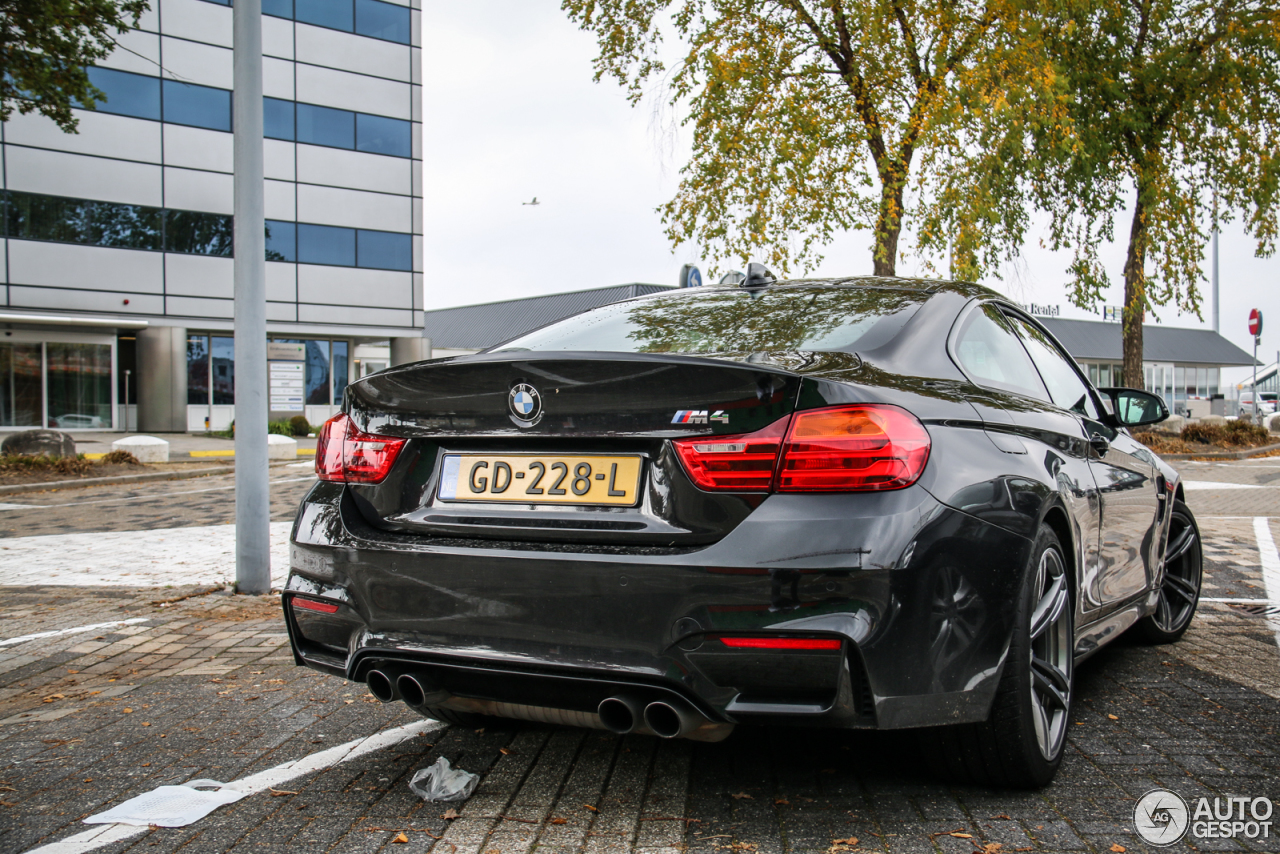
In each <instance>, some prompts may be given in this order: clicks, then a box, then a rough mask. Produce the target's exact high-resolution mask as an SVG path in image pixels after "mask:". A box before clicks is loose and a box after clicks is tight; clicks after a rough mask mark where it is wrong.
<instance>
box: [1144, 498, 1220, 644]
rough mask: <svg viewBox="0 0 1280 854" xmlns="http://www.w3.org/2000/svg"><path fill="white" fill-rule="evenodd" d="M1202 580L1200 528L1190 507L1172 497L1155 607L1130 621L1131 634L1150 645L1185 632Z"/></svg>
mask: <svg viewBox="0 0 1280 854" xmlns="http://www.w3.org/2000/svg"><path fill="white" fill-rule="evenodd" d="M1203 581H1204V556H1203V554H1202V552H1201V548H1200V528H1199V526H1198V525H1196V517H1195V516H1194V515H1193V514H1192V513H1191V508H1189V507H1188V506H1187V505H1186V504H1183V503H1182V502H1181V501H1176V500H1175V501H1174V502H1173V512H1172V516H1171V518H1170V519H1169V538H1168V540H1167V541H1166V543H1165V552H1164V567H1163V572H1162V573H1161V578H1160V595H1159V599H1158V600H1157V602H1156V610H1155V612H1154V613H1152V614H1150V615H1149V616H1146V617H1143V618H1142V619H1141V620H1139V621H1138V622H1137V623H1135V624H1134V626H1133V635H1134V636H1135V637H1137V638H1138V639H1139V640H1142V641H1145V642H1146V643H1152V644H1162V643H1173V642H1174V641H1176V640H1178V639H1179V638H1181V637H1182V636H1183V635H1185V634H1186V633H1187V629H1188V628H1189V627H1190V626H1191V620H1192V618H1193V617H1195V615H1196V607H1197V606H1198V605H1199V604H1200V585H1201V583H1202V582H1203Z"/></svg>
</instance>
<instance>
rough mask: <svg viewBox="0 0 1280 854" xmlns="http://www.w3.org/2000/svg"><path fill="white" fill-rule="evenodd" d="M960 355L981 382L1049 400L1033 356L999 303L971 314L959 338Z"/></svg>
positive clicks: (972, 375)
mask: <svg viewBox="0 0 1280 854" xmlns="http://www.w3.org/2000/svg"><path fill="white" fill-rule="evenodd" d="M956 356H957V358H959V360H960V367H962V368H964V370H965V373H967V374H968V375H969V376H970V377H971V378H972V379H973V381H974V382H976V383H977V384H978V385H983V386H990V387H992V388H999V389H1004V390H1005V391H1014V392H1017V393H1019V394H1025V395H1028V396H1030V397H1036V398H1039V399H1040V400H1045V401H1047V400H1049V395H1048V393H1047V392H1046V391H1045V389H1044V384H1043V383H1041V382H1040V375H1039V374H1037V373H1036V369H1035V366H1034V365H1032V364H1031V357H1029V356H1028V355H1027V351H1026V350H1024V349H1023V347H1022V343H1021V341H1020V340H1019V339H1018V336H1017V335H1016V334H1015V333H1014V331H1013V329H1012V328H1011V327H1010V326H1009V321H1008V319H1007V318H1005V316H1004V315H1003V314H1001V313H1000V310H999V309H997V308H996V307H995V306H992V305H984V306H982V307H980V308H979V309H978V310H977V311H973V312H970V313H969V317H968V319H967V320H965V325H964V328H963V329H962V330H960V335H959V336H958V337H957V339H956Z"/></svg>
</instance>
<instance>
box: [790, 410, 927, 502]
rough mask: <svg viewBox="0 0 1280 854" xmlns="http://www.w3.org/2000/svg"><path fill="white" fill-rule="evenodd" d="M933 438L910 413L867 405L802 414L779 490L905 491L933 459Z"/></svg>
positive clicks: (792, 436)
mask: <svg viewBox="0 0 1280 854" xmlns="http://www.w3.org/2000/svg"><path fill="white" fill-rule="evenodd" d="M929 447H930V442H929V434H928V433H927V432H925V429H924V425H923V424H921V423H920V422H919V421H918V420H916V417H915V416H914V415H912V414H911V413H909V412H907V411H906V410H905V409H899V408H898V407H896V406H884V405H879V404H864V405H858V406H837V407H832V408H830V409H813V410H809V411H806V412H797V413H795V414H794V415H793V416H792V417H791V429H790V430H788V431H787V441H786V445H785V446H784V447H783V450H782V460H781V461H780V463H779V467H778V484H777V489H778V491H779V492H864V491H874V490H881V489H902V488H903V487H905V486H910V485H911V484H913V483H915V482H916V480H918V479H919V477H920V474H921V473H922V472H923V471H924V466H925V463H927V462H928V461H929Z"/></svg>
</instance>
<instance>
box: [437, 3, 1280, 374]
mask: <svg viewBox="0 0 1280 854" xmlns="http://www.w3.org/2000/svg"><path fill="white" fill-rule="evenodd" d="M423 45H424V49H423V82H424V87H423V92H424V95H423V97H424V105H423V106H424V110H423V116H424V119H425V125H424V127H425V133H424V136H425V144H424V157H425V164H424V170H425V172H424V184H425V194H426V204H425V209H426V216H425V223H424V225H425V232H426V238H425V240H426V243H425V266H426V270H427V275H426V306H427V308H428V309H431V308H444V307H447V306H455V305H468V304H472V303H478V302H492V301H494V300H502V299H512V298H516V297H522V296H532V295H536V294H545V293H555V292H557V291H569V290H580V289H583V288H591V287H601V286H604V285H612V284H619V283H623V282H655V283H659V284H675V283H676V280H677V277H678V275H679V271H680V267H681V265H682V264H684V263H687V262H692V263H696V264H699V265H700V266H703V268H704V271H705V266H704V265H702V264H701V261H702V259H701V253H700V251H699V249H698V248H697V247H694V246H690V245H688V244H685V245H683V246H681V247H680V248H679V249H676V250H673V249H672V247H671V244H670V242H669V241H668V240H667V238H666V237H665V236H664V234H663V228H662V223H661V220H660V217H659V216H658V214H657V213H655V210H654V209H655V208H656V207H657V206H658V205H660V204H662V203H663V202H665V201H667V200H668V199H670V198H671V196H672V195H673V194H674V192H675V188H676V183H677V171H678V169H679V168H680V166H681V165H682V164H683V162H684V157H685V154H686V152H687V135H684V136H682V135H680V134H679V133H674V134H673V133H672V130H671V125H672V121H671V117H670V116H665V117H663V116H658V117H655V116H654V114H653V108H652V106H651V105H646V106H644V107H640V108H634V109H633V108H632V107H630V106H629V105H628V104H627V102H626V100H625V98H624V96H623V92H622V90H621V89H620V88H619V87H618V86H617V85H616V84H614V83H612V82H609V81H604V82H601V83H598V84H597V83H593V82H592V79H591V77H592V69H591V60H592V57H593V56H594V55H595V43H594V40H593V38H592V37H591V36H590V35H588V34H586V33H582V32H580V31H578V30H577V28H576V27H574V26H573V25H572V24H570V23H569V21H568V19H567V18H566V17H565V15H564V13H563V12H561V11H560V8H559V3H558V2H557V0H519V2H515V0H468V2H466V3H457V2H444V0H426V2H425V3H424V7H423ZM534 197H537V199H538V201H539V204H538V205H536V206H533V205H522V204H521V202H528V201H531V200H532V199H533V198H534ZM1123 222H1124V223H1125V224H1126V225H1125V227H1124V229H1123V230H1124V231H1125V232H1127V220H1123ZM1118 230H1119V229H1118ZM1041 236H1042V235H1041V234H1040V233H1035V234H1033V235H1032V240H1031V242H1032V243H1033V244H1034V243H1036V242H1037V241H1038V240H1039V238H1040V237H1041ZM868 240H869V238H868V237H867V235H866V233H865V232H863V233H850V234H849V235H847V236H845V237H843V238H841V239H840V240H838V241H837V242H836V243H834V244H833V245H832V246H830V247H829V248H828V249H827V250H826V252H825V255H826V260H825V261H824V263H823V264H822V266H821V267H819V268H817V269H814V270H810V271H807V272H808V273H810V274H813V275H832V276H834V275H859V274H864V273H869V272H870V271H871V261H870V251H869V243H868ZM1220 252H1221V281H1222V324H1221V326H1222V329H1221V331H1222V333H1223V334H1224V335H1226V336H1227V337H1228V338H1230V339H1231V340H1232V341H1233V342H1235V343H1236V344H1237V345H1239V346H1240V347H1243V348H1245V349H1250V348H1251V347H1252V341H1251V339H1250V336H1249V334H1248V331H1247V329H1246V325H1247V320H1248V313H1249V309H1250V308H1254V307H1257V308H1261V309H1262V310H1263V312H1264V313H1265V315H1266V316H1267V318H1268V321H1267V324H1266V329H1265V330H1264V335H1263V340H1262V349H1261V350H1260V351H1259V356H1260V358H1261V360H1262V361H1264V362H1270V361H1272V360H1273V359H1274V358H1275V352H1276V350H1277V349H1280V287H1277V285H1280V258H1276V257H1273V258H1269V259H1258V258H1255V257H1254V256H1253V242H1252V241H1251V240H1250V239H1249V238H1247V237H1246V236H1245V235H1244V234H1243V232H1242V231H1240V230H1238V229H1231V230H1229V231H1228V232H1226V233H1224V234H1223V236H1222V238H1221V249H1220ZM1207 255H1208V253H1207V252H1206V264H1207ZM1107 257H1109V258H1110V259H1111V265H1110V266H1111V269H1112V271H1113V274H1112V278H1113V281H1115V282H1117V285H1116V286H1114V287H1113V289H1112V294H1111V295H1110V297H1109V299H1108V304H1111V305H1119V304H1120V302H1121V295H1122V288H1121V286H1120V284H1119V282H1120V281H1121V269H1122V267H1123V263H1124V247H1123V246H1114V247H1111V251H1110V252H1109V254H1108V256H1107ZM1067 260H1068V259H1067V258H1065V257H1064V256H1060V255H1058V256H1055V255H1054V254H1053V253H1049V252H1046V251H1044V250H1041V249H1039V248H1038V246H1034V245H1033V246H1029V247H1027V248H1026V249H1024V254H1023V256H1022V258H1021V259H1020V260H1019V262H1018V263H1017V264H1016V266H1015V268H1014V269H1011V270H1007V271H1006V273H1005V276H1004V279H1003V280H1000V279H995V278H991V279H989V280H986V281H984V282H983V284H985V285H987V286H989V287H992V288H994V289H996V290H998V291H1001V292H1003V293H1005V294H1007V295H1008V296H1010V297H1012V298H1014V299H1015V300H1017V301H1018V302H1022V303H1030V302H1035V303H1040V304H1049V305H1059V306H1061V310H1062V316H1064V317H1080V318H1093V319H1097V315H1096V314H1092V315H1091V314H1089V313H1087V312H1085V311H1083V310H1081V309H1077V308H1075V307H1073V306H1071V305H1069V304H1068V303H1067V300H1066V295H1065V294H1066V292H1065V288H1064V283H1065V281H1066V276H1065V273H1064V269H1065V267H1066V263H1067ZM915 270H916V264H915V262H913V261H911V260H907V261H906V262H900V263H899V265H898V271H899V272H900V273H902V274H904V275H910V274H912V273H913V272H915ZM1206 270H1207V267H1206ZM1205 292H1206V294H1205V304H1204V309H1203V314H1204V318H1205V319H1204V321H1203V322H1201V321H1200V320H1198V319H1197V318H1196V317H1195V316H1194V315H1178V314H1177V313H1176V312H1174V311H1173V310H1172V309H1161V310H1159V311H1160V322H1161V323H1163V324H1164V325H1170V326H1188V327H1207V326H1210V325H1211V303H1210V300H1209V296H1208V284H1207V282H1206V284H1205ZM1148 322H1149V323H1150V322H1153V319H1152V318H1148ZM1267 354H1270V355H1267ZM1235 373H1236V374H1238V373H1240V372H1238V371H1237V372H1235ZM1232 379H1238V377H1237V376H1234V375H1233V376H1232Z"/></svg>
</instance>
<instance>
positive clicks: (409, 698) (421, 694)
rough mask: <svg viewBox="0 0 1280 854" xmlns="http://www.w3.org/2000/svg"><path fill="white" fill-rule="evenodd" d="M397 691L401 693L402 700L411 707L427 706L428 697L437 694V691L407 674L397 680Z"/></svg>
mask: <svg viewBox="0 0 1280 854" xmlns="http://www.w3.org/2000/svg"><path fill="white" fill-rule="evenodd" d="M396 690H398V691H399V692H400V699H402V700H404V701H405V702H406V703H408V704H409V705H410V706H423V705H426V702H427V695H428V694H434V693H436V689H435V688H434V687H431V686H429V685H427V684H424V683H423V681H422V680H421V679H420V678H419V677H417V676H415V675H413V674H412V673H405V674H404V675H402V676H401V677H400V678H399V679H397V680H396Z"/></svg>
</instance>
